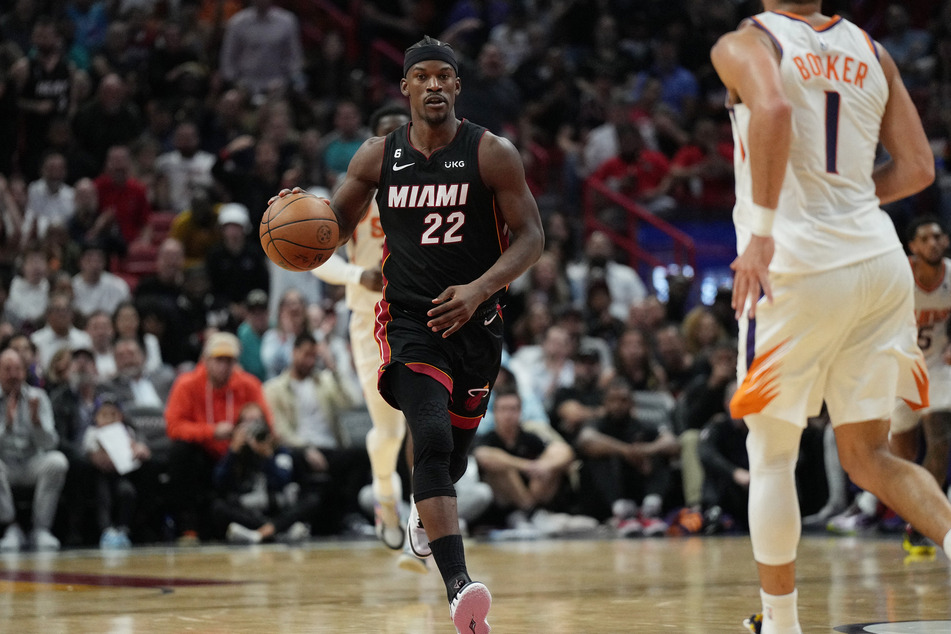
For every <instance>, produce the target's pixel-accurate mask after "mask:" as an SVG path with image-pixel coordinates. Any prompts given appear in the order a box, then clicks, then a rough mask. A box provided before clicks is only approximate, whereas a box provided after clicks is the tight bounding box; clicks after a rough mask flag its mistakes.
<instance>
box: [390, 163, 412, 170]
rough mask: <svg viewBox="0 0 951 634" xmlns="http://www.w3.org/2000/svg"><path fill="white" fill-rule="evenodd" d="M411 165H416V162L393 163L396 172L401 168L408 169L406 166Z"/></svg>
mask: <svg viewBox="0 0 951 634" xmlns="http://www.w3.org/2000/svg"><path fill="white" fill-rule="evenodd" d="M410 165H416V163H407V164H406V165H396V164H394V165H393V171H394V172H398V171H400V170H402V169H406V168H407V167H409V166H410Z"/></svg>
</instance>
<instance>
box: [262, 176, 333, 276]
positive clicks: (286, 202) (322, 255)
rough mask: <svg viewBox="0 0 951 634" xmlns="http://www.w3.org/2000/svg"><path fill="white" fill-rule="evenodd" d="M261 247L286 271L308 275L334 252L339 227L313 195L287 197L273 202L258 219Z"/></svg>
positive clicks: (327, 209) (302, 194)
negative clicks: (304, 272)
mask: <svg viewBox="0 0 951 634" xmlns="http://www.w3.org/2000/svg"><path fill="white" fill-rule="evenodd" d="M260 233H261V246H262V247H264V252H265V253H266V254H267V257H269V258H270V259H271V261H272V262H274V263H275V264H277V265H278V266H280V267H282V268H285V269H287V270H288V271H310V270H312V269H316V268H317V267H318V266H320V265H321V264H323V263H324V262H326V261H327V258H329V257H330V256H331V255H332V254H333V252H334V250H335V249H336V248H337V241H338V240H339V239H340V225H339V224H338V223H337V217H336V216H335V215H334V212H333V210H332V209H331V208H330V205H328V204H327V202H326V201H325V200H324V199H323V198H319V197H317V196H314V195H313V194H307V193H301V194H290V195H288V196H284V197H283V198H278V199H277V200H275V201H274V204H272V205H271V206H270V207H268V208H267V211H266V212H264V217H263V218H262V219H261V232H260Z"/></svg>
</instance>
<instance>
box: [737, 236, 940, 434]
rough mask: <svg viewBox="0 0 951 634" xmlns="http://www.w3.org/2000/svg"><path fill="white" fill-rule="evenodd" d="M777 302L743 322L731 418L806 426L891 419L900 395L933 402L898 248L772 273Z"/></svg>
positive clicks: (916, 405)
mask: <svg viewBox="0 0 951 634" xmlns="http://www.w3.org/2000/svg"><path fill="white" fill-rule="evenodd" d="M770 281H771V284H772V289H773V303H772V304H770V303H769V302H767V301H766V299H765V297H764V298H761V299H760V301H759V303H758V304H757V306H756V318H755V319H754V320H753V321H750V320H748V319H747V318H746V317H745V315H744V317H743V318H742V319H741V320H740V345H739V353H740V354H739V356H738V361H737V366H738V368H737V369H738V372H737V377H738V381H739V383H740V387H739V388H738V389H737V392H736V394H735V395H734V397H733V400H732V401H731V403H730V410H731V412H732V413H733V415H734V416H737V417H739V416H746V415H749V414H757V413H762V414H766V415H769V416H773V417H775V418H779V419H782V420H786V421H789V422H791V423H794V424H796V425H799V426H801V427H805V425H806V418H808V417H810V416H815V415H817V414H818V413H819V411H820V409H821V406H822V402H823V401H825V402H826V404H827V405H828V408H829V416H830V419H831V421H832V424H833V425H840V424H843V423H853V422H858V421H865V420H878V419H887V418H888V417H889V416H890V415H891V413H892V409H893V407H894V404H895V399H896V398H902V399H904V400H906V401H907V402H908V403H909V405H910V406H911V407H912V408H913V409H916V410H917V409H921V408H922V407H927V405H928V372H927V369H926V367H925V361H924V357H923V356H922V354H921V350H920V349H919V348H918V344H917V328H916V326H915V315H914V310H913V303H914V300H913V295H912V284H913V283H914V281H913V279H912V274H911V269H910V267H909V266H908V261H907V259H906V258H905V256H904V254H903V253H902V251H901V250H899V249H896V250H895V251H892V252H890V253H886V254H884V255H881V256H878V257H875V258H871V259H869V260H864V261H862V262H858V263H855V264H852V265H849V266H846V267H840V268H836V269H832V270H830V271H823V272H819V273H810V274H803V275H792V274H776V275H774V274H770Z"/></svg>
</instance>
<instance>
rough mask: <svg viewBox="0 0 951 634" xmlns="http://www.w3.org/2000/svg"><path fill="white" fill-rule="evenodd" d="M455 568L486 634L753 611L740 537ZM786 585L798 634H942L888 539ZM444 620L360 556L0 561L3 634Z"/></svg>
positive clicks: (221, 630)
mask: <svg viewBox="0 0 951 634" xmlns="http://www.w3.org/2000/svg"><path fill="white" fill-rule="evenodd" d="M467 555H468V562H469V569H470V571H471V573H472V574H473V577H475V578H477V579H481V580H482V581H484V582H485V583H486V584H487V585H488V586H489V588H490V590H491V591H492V594H493V596H494V602H493V608H492V612H491V614H490V623H491V625H492V626H493V630H492V631H493V632H494V633H497V634H515V633H528V634H537V633H545V634H580V633H593V634H606V633H615V632H617V633H622V632H623V633H629V632H644V633H654V632H688V633H698V634H706V633H720V632H725V633H730V632H732V633H736V634H739V633H740V632H742V631H743V630H742V628H741V627H740V621H741V620H742V618H743V617H745V616H748V615H749V614H750V613H751V612H753V611H754V610H756V609H757V607H758V604H759V597H758V583H757V582H756V580H755V569H754V566H753V563H752V562H751V556H750V546H749V541H748V539H747V538H743V537H723V538H718V537H704V538H686V539H671V538H667V539H639V540H612V539H600V540H598V539H595V540H554V541H548V540H546V541H537V542H507V543H498V542H496V543H492V542H484V541H469V542H468V543H467ZM799 579H800V601H799V603H800V615H801V620H802V624H803V627H804V631H805V632H830V631H832V630H833V628H835V627H840V626H843V625H847V624H856V623H869V622H893V621H946V620H947V621H948V623H946V624H939V625H925V624H918V625H908V626H907V627H911V628H912V629H895V630H892V629H884V630H878V629H876V630H874V631H876V632H878V631H881V632H892V631H894V632H899V631H900V632H951V572H949V565H948V562H947V560H946V558H945V557H944V555H943V554H941V553H940V552H939V553H938V555H937V557H936V558H935V559H934V560H933V561H925V562H913V563H903V552H902V551H901V547H900V543H899V542H897V541H896V540H895V539H872V538H846V537H831V536H830V537H826V536H809V535H807V536H806V537H804V539H803V542H802V546H801V548H800V559H799ZM448 614H449V610H448V606H447V603H446V600H445V598H444V590H443V587H442V583H441V582H440V579H439V575H438V573H436V572H435V571H431V572H430V573H429V574H427V575H419V574H415V573H411V572H406V571H403V570H400V569H399V568H397V567H396V557H395V555H394V554H392V552H391V551H388V550H386V549H385V548H384V547H383V546H381V545H379V544H377V543H376V542H371V541H358V542H342V541H330V542H313V543H310V544H307V545H305V546H303V547H299V548H287V547H285V546H280V545H275V546H260V547H228V546H205V547H201V548H195V549H182V548H174V547H169V548H137V549H134V550H132V551H131V552H129V553H127V554H122V555H110V556H104V555H102V554H100V552H99V551H96V550H89V551H71V552H63V553H58V554H53V555H42V554H39V555H30V554H21V555H5V556H2V557H0V632H3V633H7V632H10V633H16V634H26V633H31V632H40V633H42V634H66V633H70V634H73V633H80V632H81V633H95V634H100V633H101V634H133V633H140V632H141V633H146V632H148V633H153V632H156V633H166V632H199V633H209V634H226V633H232V632H254V633H262V632H268V633H270V632H318V633H321V634H323V633H327V634H344V633H359V634H367V633H377V632H379V633H385V634H436V633H439V634H442V633H448V634H453V633H454V629H453V627H452V624H451V623H450V621H449V619H448ZM901 627H906V626H901ZM929 628H934V629H929ZM840 631H841V630H840ZM852 631H865V630H852ZM870 631H872V630H870Z"/></svg>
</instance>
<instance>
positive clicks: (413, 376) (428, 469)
mask: <svg viewBox="0 0 951 634" xmlns="http://www.w3.org/2000/svg"><path fill="white" fill-rule="evenodd" d="M387 373H388V374H389V377H388V380H389V385H390V393H391V394H392V395H393V398H394V400H396V402H397V403H398V404H399V406H400V409H401V410H403V415H404V416H406V423H407V425H409V430H410V433H412V434H413V462H414V464H413V496H414V498H415V499H416V501H417V502H420V501H422V500H426V499H428V498H433V497H442V496H449V497H455V496H456V490H455V488H454V487H453V486H452V483H453V480H452V478H451V477H450V475H449V463H450V460H449V457H450V454H451V453H452V446H453V434H452V431H451V429H452V423H451V421H450V419H449V392H447V391H446V388H444V387H443V386H442V385H441V384H440V383H439V382H438V381H436V380H435V379H433V378H432V377H429V376H426V375H425V374H419V373H417V372H413V371H412V370H410V369H409V368H407V367H406V366H405V365H403V364H396V365H393V366H391V367H390V368H388V369H387ZM464 470H465V469H463V471H464Z"/></svg>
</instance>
